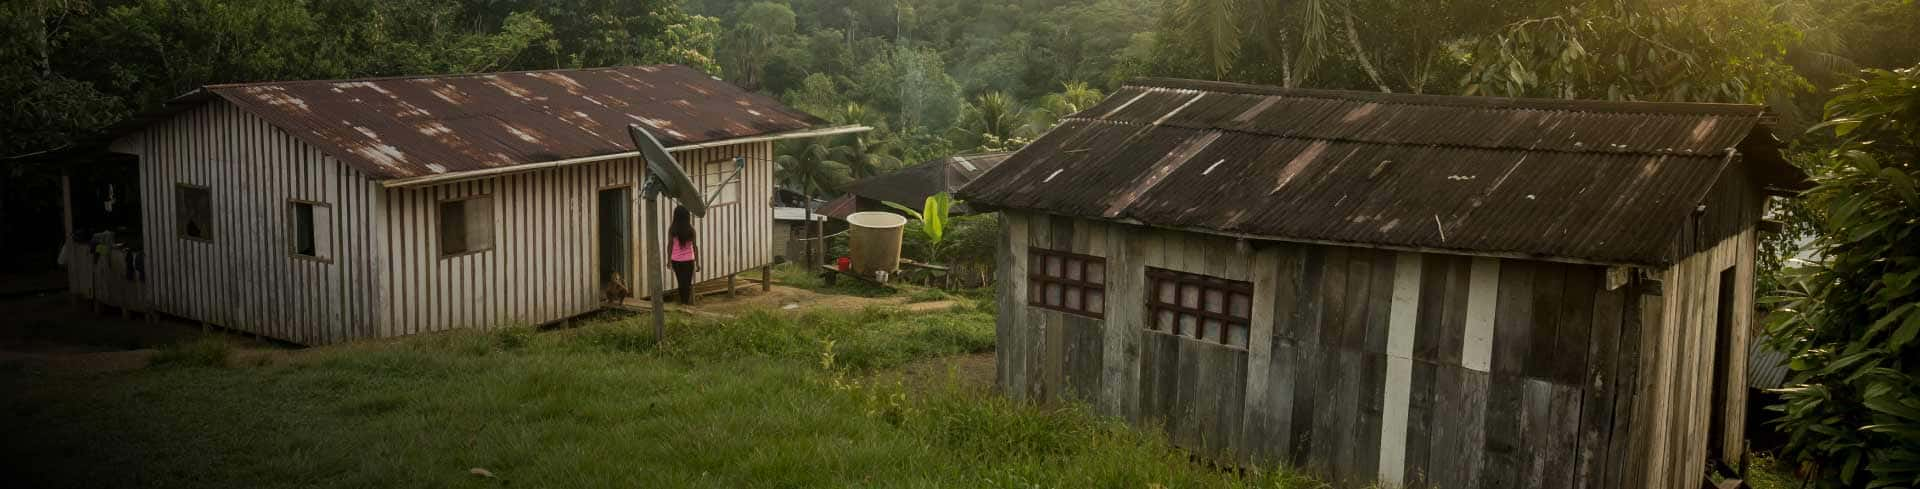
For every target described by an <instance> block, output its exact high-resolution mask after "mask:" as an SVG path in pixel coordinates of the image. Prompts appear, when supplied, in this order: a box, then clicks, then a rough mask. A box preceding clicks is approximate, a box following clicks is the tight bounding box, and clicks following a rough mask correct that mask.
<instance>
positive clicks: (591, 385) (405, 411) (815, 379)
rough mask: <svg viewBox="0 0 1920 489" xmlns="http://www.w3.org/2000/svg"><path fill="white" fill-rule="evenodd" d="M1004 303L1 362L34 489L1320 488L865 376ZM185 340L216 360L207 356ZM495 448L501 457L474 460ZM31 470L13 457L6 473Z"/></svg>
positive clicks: (987, 336) (942, 343)
mask: <svg viewBox="0 0 1920 489" xmlns="http://www.w3.org/2000/svg"><path fill="white" fill-rule="evenodd" d="M992 335H993V322H992V317H991V316H988V315H985V314H980V313H976V312H955V313H948V314H939V315H924V316H907V315H902V314H900V313H897V312H893V311H887V310H877V309H876V310H869V311H862V312H858V313H841V314H835V313H825V312H816V313H809V314H802V315H797V316H782V315H776V314H770V313H756V314H749V315H748V316H746V317H744V318H742V319H740V320H738V321H728V322H714V321H681V322H675V323H672V324H671V325H670V329H669V336H668V339H667V340H666V341H664V342H655V341H654V340H653V339H652V335H651V333H650V331H649V327H648V326H647V323H646V322H645V321H644V318H643V317H634V318H624V319H616V320H610V321H604V322H599V323H595V324H590V325H587V326H584V327H581V328H576V329H572V330H563V331H554V332H546V333H535V332H533V330H532V329H530V328H507V329H502V330H497V331H493V332H470V333H457V334H445V335H434V336H425V337H419V338H413V339H408V340H404V341H398V342H390V343H380V344H372V345H364V346H353V347H343V348H331V349H324V350H317V351H312V352H306V353H303V354H301V355H300V356H299V357H298V358H297V359H296V360H295V361H293V362H290V363H285V364H277V365H271V366H256V367H222V368H215V367H206V366H198V365H201V364H202V363H201V362H197V361H185V362H178V363H172V364H169V365H165V366H156V367H151V368H148V369H145V370H141V371H135V372H130V373H118V374H111V375H86V376H82V375H79V374H57V373H55V374H50V373H42V372H28V371H4V370H0V388H4V389H6V392H9V393H21V394H22V395H19V396H0V421H4V423H3V424H4V425H5V426H4V427H5V429H6V430H7V433H8V436H7V437H6V439H5V441H3V442H0V457H4V458H5V459H6V460H7V461H8V462H9V463H7V464H4V465H5V467H9V468H5V469H0V478H4V479H6V480H9V481H10V483H9V484H10V485H14V486H15V487H48V488H57V487H263V488H271V487H716V488H719V487H726V488H733V487H747V488H751V487H1152V486H1151V485H1152V484H1160V485H1162V486H1164V487H1169V488H1176V487H1178V488H1184V487H1268V488H1288V487H1316V486H1314V485H1310V484H1308V483H1307V482H1306V481H1302V480H1295V479H1290V478H1286V477H1282V476H1279V475H1275V474H1266V475H1254V476H1241V475H1234V474H1232V473H1229V472H1222V471H1217V470H1213V469H1208V468H1205V467H1203V466H1201V465H1197V464H1194V463H1191V462H1190V461H1189V460H1188V458H1187V457H1186V455H1184V454H1183V453H1182V452H1180V451H1178V450H1175V449H1173V448H1171V447H1169V446H1167V445H1166V442H1165V441H1164V438H1163V437H1161V436H1158V435H1154V434H1149V433H1147V432H1143V431H1139V430H1135V429H1132V428H1128V427H1127V426H1125V425H1123V424H1122V423H1120V422H1119V421H1116V420H1112V419H1108V418H1102V417H1098V416H1095V415H1092V414H1090V413H1088V412H1087V411H1086V410H1085V408H1083V407H1078V406H1069V407H1063V408H1041V407H1036V406H1032V405H1027V404H1022V403H1016V402H1011V401H1007V400H1004V399H1003V398H1000V397H998V396H996V395H992V394H990V393H986V392H983V391H982V390H981V389H977V388H966V387H964V386H961V385H959V384H957V383H954V382H952V381H949V382H946V383H941V382H933V384H934V385H931V386H916V387H911V388H909V387H904V386H902V385H900V384H899V383H897V381H894V382H891V383H890V382H883V381H878V380H874V379H881V378H888V377H887V376H873V375H866V374H865V373H866V372H876V371H881V370H885V369H890V368H893V367H897V366H900V365H903V364H906V363H909V362H912V361H914V360H917V359H922V358H927V357H931V356H939V355H948V354H955V353H965V352H982V351H988V350H990V349H991V347H992ZM183 358H199V357H198V356H194V355H189V356H184V357H183ZM474 468H483V469H485V470H486V471H488V472H490V473H491V474H492V477H482V476H476V475H472V474H470V473H469V470H470V469H474ZM10 472H17V473H10Z"/></svg>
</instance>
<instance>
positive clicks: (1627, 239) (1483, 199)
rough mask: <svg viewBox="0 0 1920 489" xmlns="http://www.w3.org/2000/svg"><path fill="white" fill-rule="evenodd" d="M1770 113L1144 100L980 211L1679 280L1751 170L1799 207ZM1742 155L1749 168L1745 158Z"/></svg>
mask: <svg viewBox="0 0 1920 489" xmlns="http://www.w3.org/2000/svg"><path fill="white" fill-rule="evenodd" d="M1766 120H1767V116H1766V113H1765V109H1763V108H1761V107H1757V106H1746V105H1727V104H1669V103H1643V102H1592V101H1572V100H1538V99H1508V98H1491V97H1448V96H1428V95H1395V94H1379V93H1363V92H1344V91H1326V90H1290V89H1280V88H1273V87H1261V86H1253V85H1240V84H1231V83H1219V82H1196V81H1186V80H1165V79H1149V80H1141V81H1138V82H1135V83H1132V84H1129V85H1128V86H1126V87H1123V88H1121V89H1120V90H1119V91H1117V92H1115V93H1114V94H1113V95H1112V96H1111V97H1109V98H1108V99H1107V100H1105V101H1103V102H1102V103H1100V104H1099V105H1097V106H1095V107H1093V108H1090V109H1088V110H1086V111H1083V112H1080V113H1078V114H1075V115H1074V116H1072V117H1069V118H1067V119H1066V120H1065V121H1063V122H1062V123H1061V125H1060V126H1059V127H1057V128H1055V129H1054V130H1052V131H1051V132H1049V133H1047V134H1046V135H1045V136H1042V137H1041V138H1040V139H1038V140H1036V141H1034V142H1033V143H1032V144H1030V145H1028V146H1027V147H1025V148H1024V149H1022V150H1020V151H1019V152H1018V153H1016V154H1014V155H1013V156H1012V157H1011V158H1009V159H1008V160H1007V161H1006V162H1005V163H1002V164H1001V165H1000V166H999V167H997V168H995V169H994V170H993V171H990V172H988V173H987V174H986V175H983V176H981V177H980V178H978V179H976V180H974V181H973V183H972V184H970V185H968V186H967V187H966V188H964V189H963V190H962V191H961V194H962V195H961V196H962V197H963V198H965V199H968V200H970V201H972V202H975V203H978V204H986V205H990V206H994V207H1001V208H1011V209H1025V210H1035V211H1042V212H1047V213H1053V214H1061V215H1070V216H1079V217H1088V218H1098V219H1108V220H1118V221H1134V222H1139V223H1142V224H1146V225H1152V226H1160V227H1168V228H1178V229H1190V230H1196V231H1202V232H1214V233H1219V234H1228V235H1235V236H1243V237H1251V238H1268V239H1277V240H1289V241H1303V242H1323V243H1335V244H1355V245H1374V246H1384V247H1396V248H1405V249H1423V250H1439V251H1456V252H1462V253H1469V254H1475V253H1478V254H1500V255H1509V256H1528V257H1538V258H1544V259H1561V260H1567V261H1582V262H1595V263H1623V264H1664V263H1669V262H1670V261H1671V259H1670V258H1669V257H1667V256H1666V254H1667V250H1668V245H1669V241H1670V238H1671V237H1672V236H1673V234H1674V233H1675V232H1677V230H1678V229H1679V227H1680V226H1681V224H1683V223H1684V219H1686V218H1687V217H1688V216H1690V215H1691V214H1692V210H1693V209H1694V208H1695V206H1696V205H1698V203H1699V202H1700V201H1701V199H1702V198H1703V197H1704V196H1705V195H1706V192H1707V191H1708V190H1709V189H1710V188H1711V187H1712V185H1713V183H1714V182H1715V180H1716V179H1718V177H1719V175H1720V173H1721V170H1722V169H1723V168H1724V166H1725V165H1727V164H1729V163H1730V162H1733V161H1741V162H1742V163H1741V164H1753V165H1756V166H1760V167H1764V168H1761V170H1762V171H1758V172H1755V173H1756V174H1758V175H1761V179H1762V180H1763V183H1767V184H1769V185H1772V186H1775V187H1782V188H1785V187H1792V186H1794V185H1797V184H1798V182H1799V180H1798V179H1797V178H1798V177H1797V176H1796V175H1798V173H1797V170H1793V169H1792V168H1791V167H1790V166H1787V165H1786V164H1785V162H1784V161H1782V160H1781V159H1780V156H1779V154H1778V152H1777V151H1776V150H1774V149H1773V146H1772V145H1773V142H1772V137H1771V134H1770V133H1769V132H1768V130H1767V128H1766ZM1736 154H1738V155H1739V158H1735V157H1734V156H1735V155H1736Z"/></svg>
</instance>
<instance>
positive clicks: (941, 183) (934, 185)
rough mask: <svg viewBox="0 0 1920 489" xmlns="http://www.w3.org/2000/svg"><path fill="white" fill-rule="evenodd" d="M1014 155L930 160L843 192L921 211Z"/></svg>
mask: <svg viewBox="0 0 1920 489" xmlns="http://www.w3.org/2000/svg"><path fill="white" fill-rule="evenodd" d="M1012 154H1013V153H1010V152H1004V151H1003V152H997V153H980V154H971V155H959V156H948V157H945V158H937V159H932V160H927V161H924V162H921V163H919V164H916V165H913V166H909V167H906V168H901V169H899V170H897V171H893V172H889V173H886V174H881V175H875V176H871V177H867V178H862V179H859V180H855V181H853V182H851V183H848V184H847V185H846V186H845V187H844V188H842V189H841V190H843V191H845V192H846V193H849V194H853V195H858V196H861V197H866V198H869V199H873V200H880V201H886V202H894V203H898V204H901V205H905V206H907V207H912V208H916V209H917V208H919V207H920V205H921V203H922V202H926V200H927V197H930V196H933V195H934V194H937V193H940V192H954V191H957V190H960V187H963V186H965V185H966V184H967V183H968V182H972V181H973V179H975V178H979V177H980V175H982V174H985V173H986V172H987V171H988V170H992V169H993V168H994V167H996V166H1000V162H1002V161H1006V159H1007V157H1008V156H1011V155H1012Z"/></svg>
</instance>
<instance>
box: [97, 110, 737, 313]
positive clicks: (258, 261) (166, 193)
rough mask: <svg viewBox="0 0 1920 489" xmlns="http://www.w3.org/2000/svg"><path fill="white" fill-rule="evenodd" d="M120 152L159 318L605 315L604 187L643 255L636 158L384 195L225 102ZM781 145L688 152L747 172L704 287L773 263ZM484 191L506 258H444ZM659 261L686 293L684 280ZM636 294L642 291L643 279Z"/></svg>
mask: <svg viewBox="0 0 1920 489" xmlns="http://www.w3.org/2000/svg"><path fill="white" fill-rule="evenodd" d="M114 148H115V149H116V150H117V151H120V152H124V153H130V154H133V155H135V156H137V157H138V158H139V161H140V181H141V195H143V196H145V199H146V202H145V204H146V205H144V206H143V209H144V215H143V216H142V219H143V229H144V242H145V246H146V251H147V259H146V262H147V277H148V279H147V287H146V288H147V289H148V292H147V294H148V295H150V296H151V303H152V304H153V307H154V308H155V309H157V310H159V311H161V312H165V313H168V314H172V315H175V316H180V317H185V318H189V319H193V320H198V321H204V322H207V323H210V324H214V325H218V326H222V327H226V328H230V329H233V330H236V331H244V332H249V333H255V334H259V335H262V336H267V337H271V338H276V339H281V340H286V341H290V342H294V343H301V344H307V345H320V344H329V343H336V342H341V341H347V340H353V339H361V338H372V337H386V336H396V335H406V334H417V333H423V332H431V331H442V330H448V329H454V328H476V327H492V326H500V325H512V324H542V323H548V322H553V321H558V320H562V319H566V318H569V317H572V316H575V315H579V314H582V313H586V312H590V311H593V310H595V309H597V308H598V307H599V306H600V290H601V288H602V285H603V284H601V283H600V281H599V279H598V270H599V264H598V263H597V260H598V259H599V254H598V253H597V250H596V243H597V239H596V233H597V232H598V230H597V226H596V222H597V208H596V206H597V205H598V199H597V198H596V197H597V192H598V191H599V190H602V189H606V188H614V187H621V186H626V187H629V188H631V189H633V193H632V194H631V201H630V203H631V205H632V206H633V212H629V213H628V214H629V215H631V216H634V217H633V218H632V222H631V223H630V224H629V225H630V226H632V229H633V230H634V232H633V237H634V240H633V245H634V250H633V252H632V253H631V256H634V257H641V256H643V255H644V246H643V244H644V243H643V242H642V241H641V239H642V237H644V236H645V234H644V232H643V229H644V228H643V227H641V226H642V222H641V220H642V219H641V217H639V216H641V213H640V212H639V210H640V209H642V203H641V200H640V183H641V178H640V176H641V174H642V172H643V167H642V166H641V165H642V160H640V159H638V158H626V159H618V160H609V161H603V162H597V163H591V164H583V165H577V166H567V167H558V168H549V169H542V170H537V171H529V172H524V173H515V174H507V175H502V176H497V177H490V178H485V179H478V180H471V181H461V182H454V183H447V184H442V185H435V186H429V187H421V188H384V187H382V186H380V185H379V183H378V182H376V181H374V180H371V179H369V178H368V177H367V176H366V175H364V174H362V173H361V172H359V171H358V170H355V169H353V168H350V167H348V166H346V165H343V164H341V163H340V162H339V161H337V160H335V159H334V158H332V157H330V156H328V155H325V154H322V153H321V152H320V151H318V150H316V149H314V148H313V147H311V146H308V145H305V144H303V143H301V142H299V141H297V140H295V139H294V138H293V137H292V136H290V135H288V134H287V133H285V132H284V131H282V130H280V129H278V128H275V127H273V126H271V125H269V124H267V123H266V122H265V121H263V120H261V119H259V118H257V117H255V116H253V115H251V114H248V113H246V112H244V111H242V110H240V109H238V108H237V107H235V106H233V105H232V104H230V103H228V102H225V101H221V100H215V101H211V102H208V103H207V104H206V105H204V106H202V107H199V108H196V109H192V110H189V111H187V112H184V113H182V114H180V115H179V116H176V117H173V118H169V119H167V120H165V121H162V122H159V123H156V124H154V125H152V126H150V127H148V128H146V129H143V130H141V131H140V132H137V133H134V134H132V135H129V136H126V137H124V138H122V139H120V140H118V141H116V142H115V144H114ZM772 150H773V148H772V143H770V142H759V143H746V144H740V145H732V146H720V147H714V148H706V149H697V150H689V151H681V152H676V153H675V157H676V158H678V159H680V160H681V161H682V162H683V163H685V164H687V165H689V166H692V165H697V164H699V163H703V162H708V161H722V160H731V159H732V158H734V157H735V156H741V157H745V158H746V161H747V165H746V167H745V171H744V172H743V174H742V178H741V180H740V183H739V187H740V190H739V194H738V195H739V201H738V202H737V203H734V204H728V205H721V206H716V207H714V208H713V209H711V210H710V212H709V214H708V215H707V217H706V218H703V219H700V220H699V221H698V223H697V226H698V229H699V232H700V236H701V237H702V240H701V253H702V256H701V259H702V262H703V263H702V266H703V270H702V271H701V272H700V273H699V274H698V275H697V279H698V280H707V279H713V278H722V277H726V276H727V275H728V274H734V273H739V272H743V271H747V270H750V269H753V268H756V267H760V266H763V265H766V264H768V263H770V262H771V261H772V256H773V250H772V241H771V239H770V236H769V235H770V233H771V229H772V223H773V215H772V212H773V211H772V207H771V204H770V202H769V200H770V199H771V194H772V189H773V165H772V162H771V161H772V158H773V155H772ZM178 185H192V186H199V187H205V188H207V189H208V190H209V192H210V195H211V196H212V208H213V213H212V222H213V225H212V227H213V231H212V233H213V239H211V240H200V239H191V238H186V237H182V236H181V233H180V230H178V229H176V227H177V222H178V221H177V217H176V213H177V211H178V209H176V206H177V200H176V192H177V190H176V189H177V186H178ZM478 195H489V196H492V198H493V206H494V207H493V212H492V213H491V214H492V218H493V223H492V226H493V230H494V238H493V239H494V240H493V247H492V248H491V249H488V250H484V251H477V252H472V253H466V254H462V255H457V256H450V257H442V256H441V255H440V252H439V249H440V246H439V234H438V219H439V212H438V203H439V202H441V201H445V200H449V199H458V198H466V197H472V196H478ZM293 201H304V202H313V203H317V204H323V205H324V209H325V211H324V214H325V218H324V220H321V219H319V218H316V229H315V233H314V237H315V240H316V241H317V242H318V245H319V248H320V249H321V250H323V255H325V256H323V257H322V259H312V258H305V257H295V256H293V255H292V253H291V248H292V246H291V244H290V241H291V239H292V237H291V232H292V231H291V229H290V227H289V226H290V225H289V223H290V221H291V219H290V217H289V215H290V212H291V211H290V206H291V203H292V202H293ZM671 210H672V205H671V204H670V201H668V203H667V204H666V205H662V209H661V214H660V217H659V219H658V220H657V221H654V223H655V225H659V226H661V228H662V229H663V230H664V228H665V225H666V224H665V222H666V219H667V217H668V216H670V214H669V213H670V212H671ZM663 252H664V250H663ZM661 267H662V278H663V279H665V280H667V281H669V284H671V280H672V279H671V277H672V273H671V271H668V270H666V267H665V266H664V263H662V264H661ZM630 269H632V270H644V269H643V268H639V265H638V264H635V266H632V267H630ZM642 275H643V276H644V274H642ZM629 284H630V285H632V286H634V288H635V289H636V290H640V291H644V290H645V289H644V285H645V284H644V282H643V281H642V280H641V279H636V278H629ZM669 287H671V285H669Z"/></svg>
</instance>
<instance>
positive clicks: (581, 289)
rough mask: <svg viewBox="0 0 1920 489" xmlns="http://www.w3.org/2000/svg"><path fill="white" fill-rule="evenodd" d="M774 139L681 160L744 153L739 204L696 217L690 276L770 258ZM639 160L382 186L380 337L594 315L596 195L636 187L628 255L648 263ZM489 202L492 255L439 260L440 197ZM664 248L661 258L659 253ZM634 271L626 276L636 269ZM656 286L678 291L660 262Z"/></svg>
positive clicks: (668, 205) (667, 208) (683, 155)
mask: <svg viewBox="0 0 1920 489" xmlns="http://www.w3.org/2000/svg"><path fill="white" fill-rule="evenodd" d="M771 150H772V148H771V145H770V143H751V144H745V145H737V146H723V147H717V148H709V149H699V150H692V151H685V152H678V153H676V154H675V155H674V157H675V158H677V159H680V160H681V162H682V163H683V164H685V165H687V166H693V165H696V164H698V163H699V162H703V161H712V160H716V159H731V158H732V157H734V156H736V155H739V156H745V157H747V161H748V164H747V167H746V172H745V174H744V175H743V178H742V183H741V186H740V189H741V190H740V201H739V202H738V203H736V204H731V205H725V206H717V207H714V208H712V209H709V211H708V214H707V216H706V217H705V218H701V219H698V220H697V223H696V224H697V226H696V227H697V229H698V232H699V236H700V238H699V243H700V252H701V260H702V268H703V270H702V271H701V272H700V273H699V274H697V275H696V277H695V279H696V280H705V279H711V278H715V277H725V276H726V275H727V274H729V273H738V272H741V271H745V270H748V269H752V268H755V267H759V266H761V265H764V264H767V263H769V262H771V261H772V252H771V245H770V243H771V241H770V238H769V233H771V231H772V222H773V210H772V207H771V204H770V202H769V201H770V199H771V198H772V189H773V180H772V164H771V163H769V160H771V158H770V154H769V153H770V152H771ZM641 164H642V161H641V160H640V159H639V158H625V159H618V160H609V161H603V162H598V163H591V164H584V165H576V166H567V167H560V168H551V169H544V170H539V171H533V172H527V173H516V174H510V175H505V176H501V177H495V178H488V179H483V180H474V181H466V182H457V183H450V184H445V185H437V186H432V187H426V188H419V189H411V188H409V189H387V190H386V191H385V195H384V200H385V209H386V211H387V212H386V235H385V236H384V241H385V242H386V249H388V250H389V253H390V256H392V265H391V273H390V274H389V275H388V276H389V277H390V279H391V282H390V283H389V284H387V285H386V286H385V287H386V290H389V291H390V292H389V294H388V297H390V300H389V301H387V302H386V304H387V307H386V309H385V311H384V313H385V314H388V316H386V318H387V319H386V320H385V321H383V322H382V325H383V328H382V329H381V331H380V332H379V334H380V335H381V336H392V335H404V334H414V333H421V332H428V331H441V330H447V329H455V328H485V327H493V326H503V325H513V324H543V323H549V322H553V321H559V320H562V319H566V318H569V317H573V316H577V315H580V314H584V313H587V312H591V311H593V310H595V309H598V308H599V307H600V304H601V290H602V286H603V284H602V283H601V282H600V280H599V278H598V277H599V269H600V264H599V259H600V255H599V253H598V248H597V246H598V241H597V238H596V234H597V233H598V231H599V230H598V226H596V225H595V224H596V222H597V219H598V218H597V216H598V215H599V214H598V213H599V207H598V206H599V200H598V199H597V198H596V195H597V193H598V192H599V191H600V190H603V189H609V188H619V187H627V188H631V189H633V194H632V197H631V199H632V200H631V201H630V205H632V206H633V210H632V212H630V213H629V214H628V215H631V216H634V218H633V222H631V223H629V225H630V226H632V227H633V230H634V232H633V238H634V239H633V244H634V250H633V253H632V255H631V256H635V257H644V256H645V252H646V248H645V241H644V239H645V238H646V233H645V228H644V227H642V226H643V223H642V222H640V221H641V219H640V217H639V216H642V215H644V212H643V211H644V209H645V204H644V201H643V200H641V195H640V184H641V174H642V166H641ZM481 194H486V195H491V196H492V197H493V201H494V209H495V210H494V213H493V218H494V224H493V226H494V248H493V249H492V250H487V251H480V252H475V253H468V254H463V255H459V256H453V257H441V256H440V254H439V243H438V239H439V238H438V237H437V236H436V234H435V230H436V229H438V227H437V220H438V219H439V215H438V212H436V210H437V205H438V203H439V202H441V201H445V200H449V199H458V198H462V197H468V196H473V195H481ZM672 202H673V201H672V200H671V199H662V200H661V205H660V215H659V218H658V219H659V220H658V221H657V223H658V225H659V226H661V228H660V229H661V236H663V237H664V236H665V232H666V227H665V226H666V223H667V221H668V219H670V218H671V215H672V214H671V212H672V209H673V204H672ZM661 252H662V253H663V254H664V253H665V252H666V251H665V247H664V246H662V250H661ZM641 266H642V265H640V264H637V263H636V264H635V265H634V266H633V267H632V268H631V269H633V270H641V271H644V270H645V269H644V268H640V267H641ZM645 279H646V275H645V273H640V277H637V278H633V277H629V279H628V280H629V281H628V284H629V285H630V286H633V287H634V290H635V291H636V295H642V294H644V291H645V290H647V289H646V288H645V287H644V286H645V284H646V281H645ZM661 280H662V281H664V282H665V283H666V287H667V288H672V287H674V284H673V273H672V271H671V270H669V269H668V268H667V267H666V266H664V260H662V265H661Z"/></svg>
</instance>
